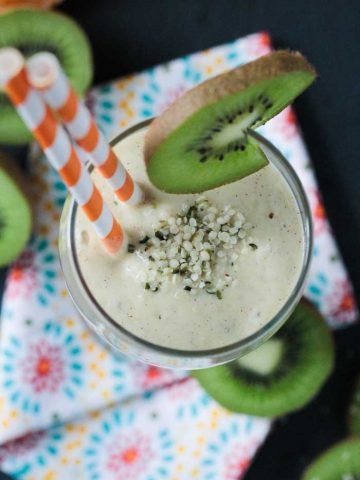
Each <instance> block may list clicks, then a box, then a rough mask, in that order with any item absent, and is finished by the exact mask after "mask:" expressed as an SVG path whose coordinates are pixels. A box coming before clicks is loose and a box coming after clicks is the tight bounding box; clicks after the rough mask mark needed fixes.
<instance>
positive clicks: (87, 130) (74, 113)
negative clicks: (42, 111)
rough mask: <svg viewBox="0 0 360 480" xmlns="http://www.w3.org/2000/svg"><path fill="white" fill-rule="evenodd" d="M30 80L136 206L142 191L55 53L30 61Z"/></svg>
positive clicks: (121, 196) (120, 193)
mask: <svg viewBox="0 0 360 480" xmlns="http://www.w3.org/2000/svg"><path fill="white" fill-rule="evenodd" d="M27 66H28V72H29V80H30V83H31V84H32V86H33V87H34V88H37V89H39V90H41V91H42V92H43V95H44V97H45V99H46V101H47V103H48V104H49V105H50V106H51V107H52V108H53V109H54V110H55V111H56V112H57V113H58V114H59V116H60V117H61V119H62V121H63V122H64V123H65V125H66V126H67V128H68V130H69V132H70V134H71V136H72V137H73V138H74V139H75V141H76V142H77V143H78V145H79V146H80V147H81V148H82V149H83V150H84V151H85V152H87V154H88V155H89V157H90V160H91V161H92V163H93V164H94V165H95V167H96V168H97V169H98V170H99V171H100V173H101V174H102V175H103V176H104V177H105V178H106V179H107V180H108V182H109V184H110V185H111V187H112V188H113V189H114V192H115V195H116V196H117V197H118V198H119V200H120V201H122V202H125V203H127V204H128V205H137V204H138V203H140V202H141V200H142V192H141V190H140V188H139V186H138V185H137V183H135V182H134V181H133V179H132V178H131V176H130V175H129V173H128V172H127V171H126V169H125V168H124V166H123V165H122V164H121V162H120V161H119V160H118V158H117V157H116V155H115V154H114V152H113V151H112V149H111V147H110V145H109V144H108V142H107V141H106V139H105V137H104V135H103V134H102V133H101V131H100V130H99V129H98V127H97V126H96V123H95V121H94V119H93V118H92V115H91V113H90V111H89V110H88V109H87V107H86V106H85V105H84V104H83V102H82V101H81V100H80V99H79V98H78V96H77V94H76V93H75V91H74V89H73V88H72V87H71V85H70V82H69V80H68V78H67V77H66V75H65V73H64V72H63V70H62V68H61V66H60V64H59V62H58V60H57V58H56V57H55V55H53V54H52V53H48V52H41V53H37V54H35V55H33V56H32V57H30V59H29V60H28V61H27Z"/></svg>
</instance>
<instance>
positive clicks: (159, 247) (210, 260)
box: [136, 196, 256, 299]
mask: <svg viewBox="0 0 360 480" xmlns="http://www.w3.org/2000/svg"><path fill="white" fill-rule="evenodd" d="M164 217H165V215H164ZM252 228H253V226H252V225H251V224H250V223H249V222H246V223H245V217H244V216H243V215H242V213H240V212H238V211H236V210H235V209H234V208H232V207H231V205H226V206H225V207H224V208H222V209H219V208H217V207H215V206H214V205H212V204H211V203H210V201H209V200H208V199H207V198H206V197H205V196H200V197H198V198H197V199H196V200H195V203H194V204H192V205H190V204H184V205H183V206H182V207H181V209H180V211H179V212H178V213H177V214H175V215H172V216H170V217H169V218H167V219H166V218H164V219H163V220H161V222H160V224H159V226H158V229H157V230H155V231H154V232H153V233H152V234H149V233H148V232H143V235H142V238H148V240H147V241H145V242H144V243H139V246H138V248H137V250H136V254H138V255H139V256H140V257H141V258H142V259H144V261H145V262H146V264H147V272H145V274H144V275H143V277H142V278H143V281H144V286H145V288H146V289H148V290H150V291H152V292H157V291H158V290H159V289H160V288H161V285H162V284H164V283H166V282H169V283H171V284H175V283H181V284H182V286H183V288H184V289H185V290H186V292H188V293H190V294H191V295H195V294H196V292H197V291H199V290H203V291H204V292H207V293H209V294H216V297H217V298H218V299H221V298H222V292H223V290H224V289H225V288H227V287H228V286H230V285H232V284H234V282H233V280H234V279H233V276H232V274H233V272H234V271H235V270H234V262H235V261H236V260H237V258H238V257H239V252H241V253H249V252H250V251H252V249H251V248H249V247H248V246H247V244H248V243H249V242H250V239H249V238H250V237H249V236H248V231H249V230H250V229H252ZM249 233H250V232H249ZM245 237H246V242H244V240H243V239H244V238H245ZM251 242H252V240H251ZM255 243H256V242H255ZM234 249H236V250H234ZM235 283H236V282H235Z"/></svg>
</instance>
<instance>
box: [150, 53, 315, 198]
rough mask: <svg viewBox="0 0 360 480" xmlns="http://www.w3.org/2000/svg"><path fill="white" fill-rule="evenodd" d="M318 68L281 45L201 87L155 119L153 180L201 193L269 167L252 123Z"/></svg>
mask: <svg viewBox="0 0 360 480" xmlns="http://www.w3.org/2000/svg"><path fill="white" fill-rule="evenodd" d="M315 77H316V73H315V70H314V69H313V67H312V66H311V65H310V64H309V63H308V62H307V60H306V59H305V58H304V57H303V56H302V55H301V54H300V53H298V52H288V51H277V52H273V53H270V54H269V55H266V56H263V57H261V58H260V59H258V60H255V61H254V62H251V63H248V64H246V65H243V66H241V67H238V68H235V69H234V70H231V71H229V72H226V73H224V74H222V75H219V76H217V77H214V78H212V79H210V80H207V81H206V82H204V83H202V84H201V85H199V86H197V87H195V88H194V89H192V90H190V91H189V92H187V93H185V94H184V95H183V96H182V97H180V98H179V99H178V100H176V101H175V102H174V103H173V104H172V105H170V107H169V108H168V109H167V110H165V112H164V113H162V114H161V115H160V116H159V117H157V118H156V119H155V120H154V121H153V122H152V123H151V125H150V127H149V130H148V132H147V135H146V138H145V146H144V155H145V161H146V165H147V171H148V174H149V178H150V180H151V181H152V183H153V184H154V185H155V186H156V187H158V188H159V189H160V190H164V191H166V192H169V193H197V192H202V191H205V190H209V189H212V188H216V187H219V186H221V185H224V184H226V183H230V182H233V181H236V180H239V179H240V178H243V177H245V176H247V175H250V174H252V173H255V172H256V171H257V170H259V169H261V168H263V167H264V166H266V165H267V163H268V161H267V159H266V157H265V155H264V153H263V152H262V150H261V148H260V147H259V145H258V143H257V142H256V141H255V140H254V138H253V137H252V136H251V135H249V134H248V132H249V130H250V129H252V128H257V127H258V126H260V125H262V124H263V123H265V122H266V121H267V120H269V119H270V118H272V117H273V116H274V115H276V114H277V113H279V112H280V111H281V110H283V109H284V108H285V107H286V106H287V105H288V104H289V103H290V102H291V101H292V100H293V99H294V98H295V97H297V96H298V95H299V94H300V93H301V92H302V91H303V90H304V89H305V88H306V87H308V86H309V85H310V84H311V83H312V82H313V80H314V79H315Z"/></svg>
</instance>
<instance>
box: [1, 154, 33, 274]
mask: <svg viewBox="0 0 360 480" xmlns="http://www.w3.org/2000/svg"><path fill="white" fill-rule="evenodd" d="M31 227H32V211H31V207H30V203H29V200H28V198H27V193H26V183H25V179H24V177H23V175H22V172H21V171H20V169H19V168H18V167H17V165H16V163H15V160H14V159H12V158H10V157H8V156H5V155H4V154H3V153H0V267H3V266H5V265H8V264H9V263H10V262H12V261H13V260H15V258H16V257H17V256H18V255H19V254H20V253H21V252H22V250H23V249H24V247H25V245H26V243H27V242H28V240H29V237H30V234H31Z"/></svg>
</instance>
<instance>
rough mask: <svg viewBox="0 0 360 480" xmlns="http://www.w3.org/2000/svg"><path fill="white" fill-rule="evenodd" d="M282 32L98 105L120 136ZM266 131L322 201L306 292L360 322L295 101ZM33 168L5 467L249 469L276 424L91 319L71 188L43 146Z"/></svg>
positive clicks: (150, 478)
mask: <svg viewBox="0 0 360 480" xmlns="http://www.w3.org/2000/svg"><path fill="white" fill-rule="evenodd" d="M270 43H271V42H270V37H269V35H268V34H266V33H258V34H254V35H250V36H247V37H245V38H242V39H239V40H236V41H234V42H231V43H229V44H226V45H223V46H220V47H215V48H212V49H210V50H207V51H204V52H200V53H196V54H193V55H188V56H186V57H183V58H181V59H177V60H174V61H171V62H169V63H166V64H163V65H160V66H157V67H154V68H152V69H149V70H146V71H144V72H141V73H138V74H134V75H130V76H127V77H125V78H122V79H120V80H117V81H114V82H111V83H109V84H106V85H103V86H100V87H98V88H95V89H94V90H93V91H92V92H90V95H89V98H88V102H89V105H90V107H91V108H92V110H93V112H94V114H95V117H96V121H97V123H98V125H99V126H100V128H101V129H102V130H103V131H104V133H105V134H106V136H107V138H109V139H110V138H112V137H113V136H115V135H117V134H118V133H119V131H121V130H123V129H126V128H128V127H129V126H131V125H133V124H135V123H137V122H139V121H141V120H144V119H145V118H150V117H152V116H155V115H157V114H159V113H160V112H161V111H162V110H163V109H164V108H166V106H167V105H168V104H169V103H171V102H172V101H173V100H174V99H175V98H176V97H178V96H179V95H180V94H182V93H183V92H184V91H186V90H187V89H189V88H191V87H192V86H194V85H195V84H197V83H199V82H201V81H203V80H205V79H206V78H209V77H210V76H213V75H216V74H218V73H221V72H223V71H224V70H226V69H229V68H232V67H235V66H237V65H239V64H241V63H246V62H248V61H251V60H253V59H255V58H257V57H259V56H261V55H264V54H266V53H268V52H269V51H270V49H271V45H270ZM260 131H261V133H262V134H263V135H264V136H265V137H267V138H268V139H269V140H270V141H271V142H273V143H274V144H275V145H276V146H277V147H278V148H279V149H280V150H281V151H282V153H283V154H284V155H285V156H286V158H287V159H288V160H289V162H290V163H291V164H292V165H293V167H294V168H295V170H296V171H297V173H298V175H299V176H300V178H301V180H302V182H303V185H304V187H305V190H306V193H307V195H308V198H309V201H310V205H311V210H312V214H313V219H314V227H315V244H314V258H313V262H312V267H311V272H310V276H309V280H308V284H307V288H306V296H307V297H308V298H310V299H311V300H312V301H313V302H314V303H315V304H316V305H317V306H318V307H319V309H320V310H321V312H322V313H323V314H324V315H325V317H326V318H327V320H328V322H329V324H330V325H331V326H332V327H339V326H344V325H346V324H349V323H351V322H353V321H355V320H356V318H357V315H358V313H357V308H356V305H355V302H354V298H353V294H352V287H351V284H350V282H349V279H348V277H347V273H346V270H345V268H344V265H343V263H342V260H341V256H340V254H339V252H338V249H337V246H336V243H335V241H334V238H333V236H332V233H331V229H330V226H329V223H328V221H327V218H326V214H325V211H324V208H323V205H322V201H321V195H320V192H319V190H318V187H317V184H316V180H315V177H314V173H313V170H312V167H311V164H310V160H309V157H308V154H307V151H306V148H305V146H304V143H303V140H302V138H301V134H300V131H299V127H298V125H297V121H296V117H295V114H294V111H293V110H292V109H291V108H287V109H285V110H284V111H283V112H282V113H280V114H279V115H278V116H277V117H275V118H274V119H272V120H271V121H270V122H268V123H267V124H266V125H265V126H263V127H261V129H260ZM30 175H31V184H32V186H33V198H34V200H35V207H34V208H35V230H34V235H33V238H32V240H31V242H30V245H29V246H28V248H27V249H26V251H25V252H24V253H23V254H22V255H21V257H20V258H19V260H18V261H17V262H16V263H15V264H14V266H13V267H12V268H11V270H10V272H9V275H8V278H7V282H6V289H5V293H4V297H3V304H2V313H1V328H0V443H1V444H3V445H2V446H1V447H0V467H1V468H2V469H3V470H4V471H5V472H8V473H10V474H13V475H14V476H15V477H16V478H25V479H27V480H35V479H36V480H38V479H47V480H53V479H58V478H59V479H60V478H79V479H86V480H87V479H93V480H96V479H104V480H111V479H114V480H115V479H117V480H118V479H120V478H121V479H134V480H135V479H141V480H155V479H162V478H164V479H165V478H166V479H168V478H169V479H172V480H181V479H184V480H185V479H186V480H188V479H191V478H197V479H228V480H231V479H237V478H239V476H241V475H242V474H243V473H244V472H245V470H246V469H247V467H248V465H249V464H250V461H251V458H252V457H253V455H254V454H255V452H256V450H257V448H258V447H259V445H260V444H261V443H262V441H263V440H264V439H265V437H266V434H267V433H268V431H269V428H270V421H269V420H267V419H257V418H253V417H250V416H247V415H237V414H233V413H230V412H228V411H226V410H224V409H223V408H221V407H220V406H218V405H217V404H216V403H215V402H214V401H213V400H212V399H210V398H209V397H208V396H207V394H206V393H205V392H204V391H203V390H202V389H201V387H200V386H199V385H198V384H197V383H196V381H195V380H193V379H191V378H189V377H188V376H187V375H186V373H185V372H177V371H172V370H167V369H159V368H156V367H153V366H148V365H144V364H141V363H139V362H136V361H131V360H129V359H127V358H125V357H122V356H120V355H116V354H114V353H113V352H112V351H110V350H109V349H108V348H107V347H105V346H104V345H103V344H102V343H101V342H100V341H99V340H98V339H97V337H96V336H94V335H93V334H92V333H91V332H90V331H89V330H88V328H87V327H86V325H85V324H84V323H83V321H82V319H81V318H80V316H79V314H78V313H77V311H76V310H75V308H74V306H73V305H72V302H71V300H70V298H69V296H68V293H67V290H66V287H65V283H64V279H63V276H62V273H61V269H60V265H59V260H58V254H57V236H58V222H59V217H60V212H61V208H62V205H63V202H64V199H65V195H66V189H65V187H64V185H63V183H62V182H61V180H60V179H59V177H58V175H57V174H56V172H54V171H52V170H51V169H50V167H49V166H48V164H47V162H46V160H45V159H44V158H43V157H41V156H36V155H33V156H32V159H31V161H30ZM69 422H71V423H69ZM45 429H48V430H47V431H45Z"/></svg>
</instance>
